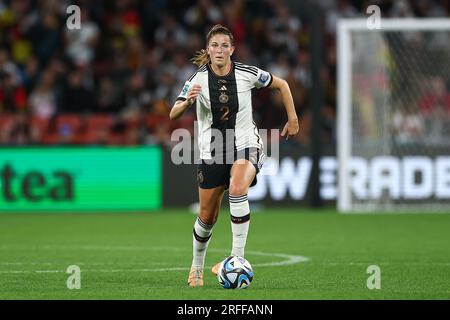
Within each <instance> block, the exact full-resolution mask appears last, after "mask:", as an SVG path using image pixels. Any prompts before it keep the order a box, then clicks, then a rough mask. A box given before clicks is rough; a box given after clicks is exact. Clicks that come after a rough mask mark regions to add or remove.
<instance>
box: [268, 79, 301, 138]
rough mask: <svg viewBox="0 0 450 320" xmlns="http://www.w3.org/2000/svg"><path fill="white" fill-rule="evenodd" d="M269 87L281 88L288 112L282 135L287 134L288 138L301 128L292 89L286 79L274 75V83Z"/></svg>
mask: <svg viewBox="0 0 450 320" xmlns="http://www.w3.org/2000/svg"><path fill="white" fill-rule="evenodd" d="M269 88H272V89H278V90H280V93H281V97H282V99H283V104H284V108H285V109H286V112H287V117H288V121H287V123H286V124H285V126H284V128H283V131H282V132H281V135H282V136H283V137H284V136H285V135H286V140H287V139H289V137H291V136H294V135H296V134H297V132H298V130H299V125H298V117H297V113H296V111H295V106H294V99H293V98H292V93H291V89H290V88H289V84H288V83H287V81H286V80H284V79H281V78H278V77H276V76H274V75H272V83H271V84H270V86H269Z"/></svg>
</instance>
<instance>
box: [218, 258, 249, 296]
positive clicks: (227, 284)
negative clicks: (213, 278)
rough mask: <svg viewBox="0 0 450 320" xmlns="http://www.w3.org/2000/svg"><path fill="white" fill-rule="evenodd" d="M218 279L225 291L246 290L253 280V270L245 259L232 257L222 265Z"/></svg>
mask: <svg viewBox="0 0 450 320" xmlns="http://www.w3.org/2000/svg"><path fill="white" fill-rule="evenodd" d="M217 278H218V279H219V283H220V285H221V286H222V287H223V288H225V289H244V288H247V287H248V286H249V285H250V283H251V282H252V280H253V269H252V266H251V265H250V262H248V261H247V260H245V259H244V258H242V257H237V256H230V257H228V258H226V259H225V260H223V261H222V262H221V263H220V267H219V273H218V274H217Z"/></svg>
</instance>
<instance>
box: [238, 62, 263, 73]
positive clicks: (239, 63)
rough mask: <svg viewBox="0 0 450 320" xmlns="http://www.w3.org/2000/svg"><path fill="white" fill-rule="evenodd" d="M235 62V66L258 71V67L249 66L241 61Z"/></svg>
mask: <svg viewBox="0 0 450 320" xmlns="http://www.w3.org/2000/svg"><path fill="white" fill-rule="evenodd" d="M235 63H236V66H238V67H244V68H248V69H251V70H253V71H256V72H258V68H256V67H253V66H249V65H246V64H243V63H241V62H235Z"/></svg>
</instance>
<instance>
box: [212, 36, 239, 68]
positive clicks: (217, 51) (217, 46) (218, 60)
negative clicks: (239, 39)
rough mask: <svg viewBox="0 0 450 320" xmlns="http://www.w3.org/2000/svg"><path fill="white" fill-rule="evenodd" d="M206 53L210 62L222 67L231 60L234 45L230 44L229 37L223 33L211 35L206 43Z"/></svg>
mask: <svg viewBox="0 0 450 320" xmlns="http://www.w3.org/2000/svg"><path fill="white" fill-rule="evenodd" d="M207 49H208V54H209V57H210V59H211V63H213V64H215V65H217V66H218V67H223V66H225V65H227V64H229V63H230V62H231V58H230V57H231V55H232V54H233V52H234V47H233V46H232V45H231V41H230V37H229V36H228V35H225V34H216V35H214V36H212V37H211V39H210V40H209V44H208V48H207Z"/></svg>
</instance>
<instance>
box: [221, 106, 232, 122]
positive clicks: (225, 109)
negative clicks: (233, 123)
mask: <svg viewBox="0 0 450 320" xmlns="http://www.w3.org/2000/svg"><path fill="white" fill-rule="evenodd" d="M220 112H223V114H222V117H221V118H220V121H228V113H230V108H228V107H222V108H220Z"/></svg>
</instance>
